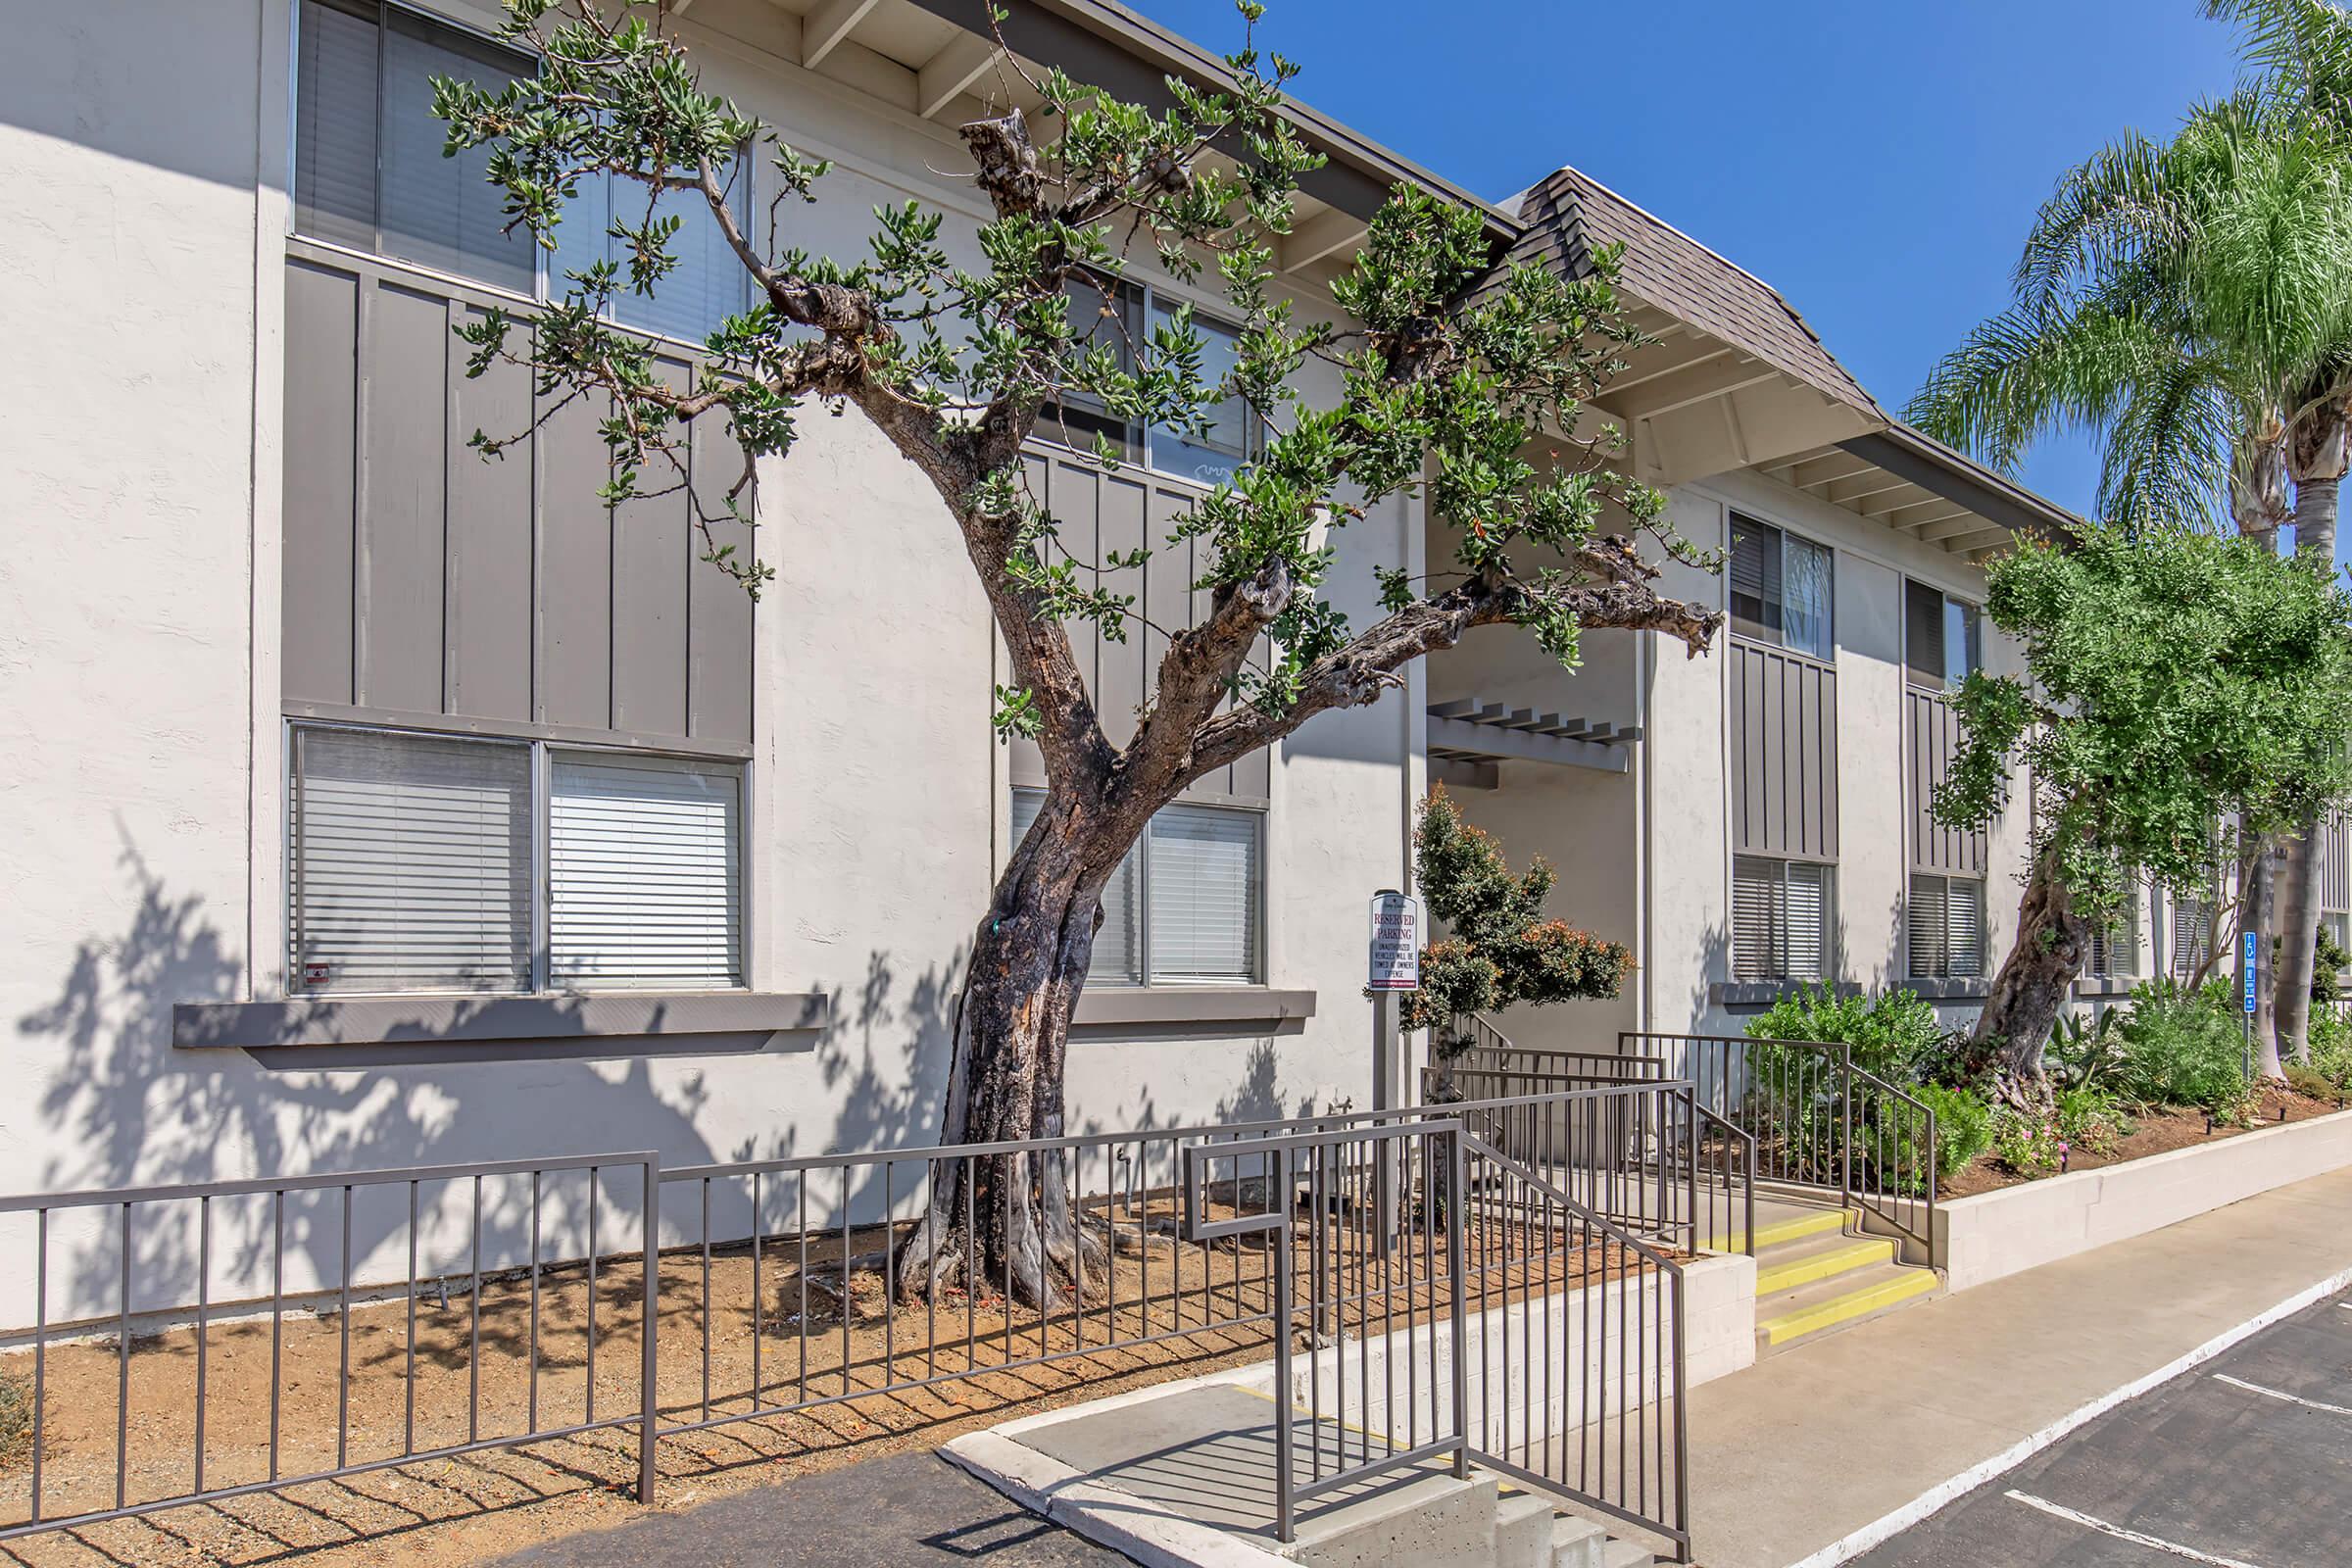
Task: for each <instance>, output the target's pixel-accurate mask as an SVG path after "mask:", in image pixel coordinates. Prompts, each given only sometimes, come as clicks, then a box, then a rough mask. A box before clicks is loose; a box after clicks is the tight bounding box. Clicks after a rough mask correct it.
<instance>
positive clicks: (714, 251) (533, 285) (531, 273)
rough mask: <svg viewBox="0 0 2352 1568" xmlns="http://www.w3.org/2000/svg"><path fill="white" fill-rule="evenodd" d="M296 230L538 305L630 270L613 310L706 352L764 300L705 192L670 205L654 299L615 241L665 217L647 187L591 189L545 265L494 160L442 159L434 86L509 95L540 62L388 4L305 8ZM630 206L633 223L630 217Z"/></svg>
mask: <svg viewBox="0 0 2352 1568" xmlns="http://www.w3.org/2000/svg"><path fill="white" fill-rule="evenodd" d="M295 33H296V36H295V45H294V59H295V89H294V126H293V142H294V226H295V228H296V230H297V231H298V232H300V233H303V234H307V235H309V236H311V237H312V238H314V239H323V240H329V241H332V242H333V243H335V244H338V245H347V246H349V247H351V248H352V249H354V250H363V251H372V252H374V253H375V254H377V255H379V256H389V257H394V258H397V259H399V260H401V261H407V262H415V263H417V264H418V265H419V266H422V267H430V268H432V269H434V270H438V271H444V272H454V273H456V274H458V275H459V276H461V277H472V278H479V279H481V280H482V281H484V282H487V283H494V284H497V285H498V286H499V287H501V288H507V289H512V290H514V291H515V293H518V294H527V295H531V296H533V297H535V298H548V297H551V296H561V295H562V294H563V293H564V291H565V289H566V288H567V287H568V286H569V285H568V281H567V279H566V278H565V276H564V273H565V272H567V271H578V270H586V269H587V268H588V267H590V266H592V265H594V264H596V263H598V262H604V261H611V262H613V263H615V264H621V265H622V266H623V281H622V284H621V288H620V291H619V292H618V293H616V294H615V295H614V296H613V300H612V303H611V305H610V307H609V312H610V315H611V316H612V319H613V320H614V321H616V322H618V323H619V324H621V325H623V326H632V327H636V328H638V329H640V330H642V331H647V332H660V333H662V334H664V335H666V336H670V337H677V338H685V339H689V340H692V341H694V342H698V343H699V342H701V341H702V340H703V339H704V338H706V337H708V336H710V334H711V331H712V330H713V329H715V328H716V327H717V325H718V323H719V322H720V321H722V320H724V319H726V318H727V317H729V316H732V315H737V314H739V313H741V312H742V311H743V310H745V309H746V308H747V307H748V306H749V304H750V301H751V275H750V274H749V273H748V272H746V271H745V270H744V269H743V265H742V263H741V262H739V261H738V260H737V259H736V257H735V255H734V253H733V251H732V250H730V249H729V248H728V246H727V243H726V237H725V236H724V235H723V234H722V233H721V232H720V230H719V226H718V222H717V221H716V220H715V219H713V218H712V217H711V209H710V205H709V204H708V203H707V202H706V201H705V200H704V199H703V197H702V195H701V194H700V193H699V192H694V191H675V190H672V191H663V192H662V193H661V194H660V196H659V197H655V198H651V202H652V205H651V208H650V216H651V217H653V218H655V219H668V218H674V219H676V220H678V230H677V232H676V234H675V235H673V236H672V237H671V239H670V241H669V246H668V248H669V253H670V256H671V258H672V259H673V260H674V261H675V263H676V266H675V267H674V268H673V269H672V270H671V271H670V272H669V274H668V275H667V276H665V277H663V278H662V280H661V281H660V282H659V283H658V284H656V285H655V289H654V292H653V294H652V295H651V296H647V295H643V294H637V293H634V292H632V291H630V290H629V288H628V286H627V282H626V268H625V264H626V261H627V254H626V246H625V245H624V243H623V242H622V241H620V240H617V239H614V238H613V236H612V234H611V233H610V232H609V230H610V229H611V227H612V225H613V220H614V218H615V216H618V217H619V218H620V219H621V220H622V221H626V222H628V223H629V224H631V225H632V226H634V225H637V224H641V223H643V222H645V221H647V218H648V216H649V208H648V201H649V193H648V192H647V190H646V188H645V186H644V185H643V184H641V183H639V182H638V181H636V180H632V179H629V178H626V177H625V176H617V175H612V174H603V173H591V174H586V175H583V176H581V177H580V179H579V181H578V186H579V189H578V193H577V194H576V195H574V196H572V197H570V198H569V199H567V200H566V201H565V202H564V211H563V221H562V222H560V223H558V224H557V225H556V230H555V233H556V241H557V250H556V252H555V254H554V256H553V257H550V258H545V259H543V258H542V255H541V252H540V248H539V246H538V245H537V244H536V243H535V242H534V241H533V239H532V237H531V235H530V233H529V231H528V230H526V229H523V228H519V227H518V228H515V229H513V230H511V231H510V230H509V228H508V226H507V225H508V218H507V213H506V210H505V209H506V193H505V192H504V191H502V190H501V189H499V187H497V186H495V185H493V184H491V183H490V182H489V180H488V179H487V178H486V177H484V176H485V175H486V174H487V172H488V170H489V159H490V150H489V149H488V148H486V147H476V148H473V149H471V150H470V151H467V152H464V153H460V154H459V155H458V156H457V157H455V158H445V157H443V156H442V149H443V148H444V147H445V146H446V145H447V143H448V137H449V127H448V125H447V124H446V123H443V122H442V121H440V120H437V119H435V118H434V117H433V113H432V101H433V89H432V78H433V77H435V76H451V77H456V78H459V79H462V80H466V81H471V82H475V83H477V84H479V85H481V86H484V87H488V88H491V89H493V90H495V89H497V88H498V87H500V86H503V85H504V84H505V83H507V82H509V81H511V80H513V79H514V78H515V77H516V76H518V75H526V74H528V73H532V72H533V71H535V70H537V69H538V68H537V64H536V62H535V61H534V60H533V59H532V57H531V56H530V55H528V54H525V53H523V52H521V51H519V50H515V49H510V48H507V47H505V46H504V45H502V44H499V43H497V42H494V41H492V40H490V39H487V38H482V37H479V36H476V35H475V34H473V33H470V32H467V31H466V30H464V29H463V28H459V27H453V26H449V25H446V24H443V23H439V22H435V21H433V20H432V19H430V18H427V17H422V16H418V15H417V14H416V13H414V12H411V11H408V10H405V9H403V8H402V7H400V6H395V5H388V4H380V3H378V0H302V3H301V6H300V9H299V11H298V13H297V16H296V21H295ZM732 177H733V180H734V191H733V194H734V196H735V198H736V200H735V211H736V215H737V217H738V219H739V220H741V219H743V218H746V217H748V215H749V214H750V212H751V186H752V174H751V168H750V166H749V165H748V164H747V165H742V166H740V167H738V168H737V169H736V170H735V171H734V172H733V176H732ZM616 205H617V209H618V210H617V214H616V211H615V209H616Z"/></svg>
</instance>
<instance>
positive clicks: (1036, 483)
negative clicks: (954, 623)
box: [989, 452, 1057, 789]
mask: <svg viewBox="0 0 2352 1568" xmlns="http://www.w3.org/2000/svg"><path fill="white" fill-rule="evenodd" d="M1056 467H1057V465H1056V464H1055V462H1054V459H1052V458H1051V457H1048V456H1046V455H1045V454H1043V453H1040V452H1026V453H1023V454H1022V455H1021V471H1022V474H1023V476H1024V477H1025V478H1026V479H1027V481H1028V484H1029V495H1030V498H1031V499H1032V500H1034V501H1035V502H1036V503H1037V504H1038V505H1039V506H1041V507H1044V508H1045V509H1046V511H1047V513H1048V514H1049V515H1051V514H1052V513H1053V510H1054V480H1055V478H1056V477H1057V475H1056V473H1055V468H1056ZM1003 647H1004V644H1003V640H1002V638H1001V637H1000V639H999V642H998V648H999V650H1000V663H1001V664H1002V667H1003V668H1004V671H1005V682H1004V683H1005V685H1008V686H1010V685H1015V684H1018V683H1017V682H1016V681H1015V680H1014V678H1013V673H1012V666H1011V664H1010V663H1009V662H1005V660H1004V658H1003V655H1002V650H1003ZM989 701H990V702H991V703H992V704H993V703H994V702H995V701H996V694H995V693H993V692H992V693H990V694H989ZM1005 744H1006V748H1007V750H1009V751H1010V752H1011V754H1012V755H1011V758H1010V763H1011V767H1012V782H1013V783H1015V784H1017V785H1022V786H1024V787H1030V788H1038V789H1042V788H1044V787H1045V782H1046V759H1045V754H1044V753H1043V752H1041V751H1039V750H1038V747H1037V742H1035V741H1031V740H1023V739H1020V738H1018V737H1015V738H1014V739H1012V740H1010V741H1008V742H1006V743H1005Z"/></svg>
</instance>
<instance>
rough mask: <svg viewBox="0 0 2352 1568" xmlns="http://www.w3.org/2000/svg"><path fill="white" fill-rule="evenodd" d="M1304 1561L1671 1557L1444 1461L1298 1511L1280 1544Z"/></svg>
mask: <svg viewBox="0 0 2352 1568" xmlns="http://www.w3.org/2000/svg"><path fill="white" fill-rule="evenodd" d="M1275 1549H1276V1550H1277V1551H1278V1552H1279V1553H1280V1554H1281V1555H1283V1556H1285V1557H1288V1558H1290V1559H1291V1560H1292V1561H1293V1562H1297V1563H1301V1564H1304V1565H1306V1568H1437V1565H1442V1568H1651V1565H1652V1564H1655V1563H1658V1562H1660V1561H1662V1560H1664V1559H1661V1558H1660V1557H1658V1556H1657V1555H1656V1554H1655V1553H1654V1552H1653V1551H1652V1550H1651V1549H1650V1547H1649V1546H1648V1545H1646V1544H1642V1542H1639V1541H1632V1540H1622V1539H1619V1538H1618V1537H1616V1536H1613V1535H1612V1534H1610V1532H1609V1529H1608V1527H1607V1526H1605V1525H1603V1524H1601V1523H1600V1522H1599V1521H1597V1520H1595V1519H1592V1518H1589V1517H1587V1516H1585V1515H1583V1514H1580V1513H1578V1512H1576V1511H1574V1510H1573V1509H1571V1508H1570V1507H1568V1506H1567V1505H1566V1504H1565V1503H1562V1502H1560V1501H1559V1500H1557V1499H1555V1498H1553V1497H1551V1496H1549V1495H1545V1494H1543V1493H1537V1492H1530V1491H1525V1490H1522V1489H1521V1488H1519V1487H1518V1485H1517V1484H1516V1483H1514V1482H1510V1481H1505V1480H1502V1479H1501V1478H1499V1477H1497V1476H1495V1474H1494V1473H1492V1472H1490V1471H1487V1470H1484V1469H1481V1468H1478V1467H1476V1466H1473V1467H1472V1469H1471V1472H1470V1478H1469V1479H1468V1480H1466V1481H1456V1480H1455V1479H1453V1477H1452V1476H1450V1475H1447V1474H1444V1473H1442V1472H1441V1471H1440V1470H1439V1469H1438V1467H1437V1466H1434V1465H1433V1466H1431V1467H1429V1471H1428V1473H1425V1474H1421V1475H1416V1476H1412V1477H1410V1478H1407V1479H1403V1480H1402V1484H1401V1485H1398V1484H1395V1483H1392V1484H1391V1485H1388V1486H1383V1487H1376V1488H1372V1489H1369V1490H1368V1495H1365V1496H1364V1497H1363V1498H1361V1499H1360V1500H1350V1501H1348V1502H1346V1503H1344V1504H1342V1505H1341V1506H1338V1507H1335V1508H1331V1509H1328V1510H1326V1511H1322V1512H1318V1513H1309V1514H1307V1515H1305V1516H1304V1517H1302V1518H1301V1519H1300V1520H1299V1539H1298V1540H1296V1541H1294V1542H1292V1543H1290V1544H1287V1545H1282V1546H1278V1547H1276V1548H1275Z"/></svg>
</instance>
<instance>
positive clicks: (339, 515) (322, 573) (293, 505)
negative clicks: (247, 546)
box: [279, 263, 360, 705]
mask: <svg viewBox="0 0 2352 1568" xmlns="http://www.w3.org/2000/svg"><path fill="white" fill-rule="evenodd" d="M359 333H360V285H359V279H357V278H355V277H353V276H352V275H351V274H349V273H347V272H338V271H333V270H328V269H325V268H319V267H310V266H305V265H303V264H301V263H295V264H293V265H291V266H289V267H288V268H287V270H286V410H285V452H284V468H283V475H284V486H285V490H284V508H283V515H284V521H283V524H282V526H283V528H284V530H285V541H284V555H283V560H282V563H281V569H282V572H283V590H284V591H283V595H282V605H281V620H280V636H281V638H282V642H281V644H280V648H279V661H280V664H281V673H280V681H281V684H282V687H283V690H284V692H285V695H286V696H287V697H289V698H292V699H295V700H296V701H300V702H313V703H333V704H337V705H344V704H349V703H350V702H351V701H352V700H353V691H352V618H351V617H352V580H353V579H352V565H353V554H352V530H353V528H354V527H355V525H356V523H357V519H358V515H359V494H358V490H357V481H358V463H359V448H358V445H357V441H358V419H359V407H358V403H357V394H358V387H359Z"/></svg>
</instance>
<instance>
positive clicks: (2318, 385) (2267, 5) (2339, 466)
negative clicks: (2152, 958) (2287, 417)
mask: <svg viewBox="0 0 2352 1568" xmlns="http://www.w3.org/2000/svg"><path fill="white" fill-rule="evenodd" d="M2205 14H2206V15H2207V16H2208V17H2211V18H2214V19H2216V20H2218V21H2224V22H2229V23H2233V24H2235V25H2237V27H2238V29H2239V32H2240V37H2241V42H2242V48H2243V53H2244V57H2245V58H2246V60H2247V61H2248V62H2249V63H2250V64H2252V65H2253V66H2254V67H2255V68H2256V70H2257V71H2258V72H2259V73H2260V79H2259V82H2258V85H2257V87H2256V89H2255V90H2256V92H2257V93H2258V94H2259V95H2260V100H2261V102H2262V104H2263V106H2264V108H2265V110H2266V111H2267V112H2268V113H2269V114H2270V115H2271V116H2272V117H2274V118H2275V119H2277V120H2278V121H2281V122H2283V123H2287V124H2290V125H2294V126H2297V127H2300V128H2301V129H2302V130H2303V131H2306V132H2310V133H2315V134H2318V135H2325V136H2333V137H2335V138H2337V139H2339V140H2341V139H2352V17H2348V16H2346V14H2345V13H2344V12H2343V11H2341V10H2339V9H2338V8H2336V7H2335V6H2333V5H2329V4H2327V3H2326V0H2206V3H2205ZM2341 221H2343V216H2342V212H2341V203H2340V202H2339V203H2338V205H2337V211H2336V212H2335V213H2334V214H2333V215H2331V219H2330V220H2324V221H2323V223H2324V226H2332V225H2333V224H2334V223H2340V222H2341ZM2337 348H2338V352H2334V353H2331V354H2330V355H2328V356H2327V358H2325V359H2324V360H2323V362H2322V363H2320V364H2318V365H2315V366H2314V367H2313V368H2312V372H2311V374H2310V375H2308V376H2307V377H2306V378H2305V380H2304V381H2303V382H2302V383H2301V384H2300V385H2299V386H2297V387H2296V388H2295V392H2296V394H2297V399H2298V401H2297V403H2296V406H2295V408H2294V410H2293V413H2292V416H2291V417H2292V424H2291V427H2290V429H2289V431H2288V434H2287V467H2288V470H2289V472H2290V473H2291V474H2292V475H2293V477H2294V481H2295V512H2294V522H2295V555H2296V558H2297V559H2298V560H2301V561H2304V562H2308V563H2310V564H2311V565H2312V566H2313V568H2314V569H2316V570H2318V571H2321V572H2325V573H2327V575H2329V576H2333V575H2334V572H2335V517H2336V501H2337V493H2338V491H2339V490H2340V489H2341V487H2342V483H2343V477H2344V466H2345V456H2346V452H2345V446H2346V440H2345V435H2346V426H2345V419H2346V408H2347V396H2346V389H2347V384H2348V383H2352V370H2348V369H2347V367H2346V365H2345V363H2344V361H2345V358H2346V356H2345V354H2344V353H2342V352H2340V345H2338V346H2337ZM2319 827H2320V813H2319V810H2318V809H2314V810H2313V811H2312V813H2311V814H2310V815H2309V816H2307V817H2306V818H2305V819H2304V820H2303V821H2302V822H2301V823H2300V824H2298V829H2297V831H2296V832H2294V833H2292V834H2290V835H2288V836H2287V837H2286V838H2284V839H2283V840H2282V841H2281V842H2280V844H2279V856H2278V860H2279V865H2278V891H2277V906H2278V907H2277V911H2276V918H2277V924H2276V929H2277V930H2278V949H2277V952H2278V961H2277V968H2278V973H2277V975H2276V977H2275V978H2276V982H2277V983H2276V986H2275V989H2274V991H2273V998H2274V999H2275V1006H2276V1011H2277V1035H2278V1046H2279V1049H2280V1050H2281V1051H2283V1052H2284V1053H2285V1054H2288V1055H2290V1056H2292V1057H2294V1058H2295V1059H2296V1060H2301V1059H2303V1056H2304V1054H2305V1051H2306V1049H2307V1040H2308V1036H2309V1030H2310V1023H2311V982H2312V969H2313V965H2314V963H2315V961H2316V959H2317V956H2318V945H2319V931H2320V902H2319V901H2320V857H2319V853H2318V846H2319Z"/></svg>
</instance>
